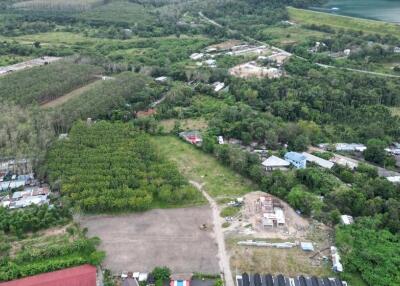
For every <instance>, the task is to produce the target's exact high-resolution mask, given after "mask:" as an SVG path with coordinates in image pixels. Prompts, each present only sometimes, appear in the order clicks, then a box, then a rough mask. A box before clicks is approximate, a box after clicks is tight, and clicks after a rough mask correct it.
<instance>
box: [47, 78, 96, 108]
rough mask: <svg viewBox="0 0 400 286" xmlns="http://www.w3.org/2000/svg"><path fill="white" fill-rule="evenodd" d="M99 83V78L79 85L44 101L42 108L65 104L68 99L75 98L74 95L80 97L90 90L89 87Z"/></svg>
mask: <svg viewBox="0 0 400 286" xmlns="http://www.w3.org/2000/svg"><path fill="white" fill-rule="evenodd" d="M98 83H99V80H95V81H94V82H91V83H89V84H87V85H84V86H82V87H79V88H77V89H74V90H73V91H71V92H69V93H67V94H65V95H63V96H60V97H58V98H56V99H54V100H51V101H48V102H46V103H43V104H42V105H41V107H42V108H52V107H57V106H60V105H62V104H64V103H65V102H67V101H68V100H70V99H72V98H74V97H78V96H80V95H81V94H82V93H84V92H86V91H88V90H89V89H91V88H93V87H94V86H95V85H96V84H98Z"/></svg>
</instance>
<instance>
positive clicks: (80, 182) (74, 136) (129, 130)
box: [47, 121, 200, 212]
mask: <svg viewBox="0 0 400 286" xmlns="http://www.w3.org/2000/svg"><path fill="white" fill-rule="evenodd" d="M47 172H48V176H49V180H50V182H51V183H52V185H53V187H56V185H59V186H60V190H61V194H62V195H64V196H66V197H68V198H69V200H70V201H71V202H72V203H73V204H74V205H75V206H77V207H80V208H81V209H82V210H84V211H88V212H118V211H128V210H135V211H143V210H146V209H149V208H151V207H153V206H157V205H161V206H163V205H165V206H167V205H181V204H185V203H195V202H196V201H198V200H199V197H200V195H199V193H198V192H196V190H195V189H194V188H193V187H191V186H190V185H189V184H188V182H187V181H186V180H185V179H184V178H183V177H182V175H180V174H179V172H178V170H177V168H176V166H174V165H173V164H172V163H170V162H168V161H167V160H166V159H165V158H163V157H162V156H161V155H160V153H159V152H158V151H157V148H156V146H154V145H153V144H152V143H151V142H150V141H149V138H148V137H147V135H145V134H142V133H140V132H137V131H135V130H134V128H133V126H132V125H129V124H123V123H109V122H105V121H100V122H97V123H95V124H93V125H91V126H88V125H86V124H85V123H82V122H79V123H76V124H75V125H74V127H73V128H72V129H71V132H70V133H69V138H68V139H66V140H62V141H59V142H57V143H56V144H55V145H54V146H52V148H51V150H50V152H49V155H48V158H47Z"/></svg>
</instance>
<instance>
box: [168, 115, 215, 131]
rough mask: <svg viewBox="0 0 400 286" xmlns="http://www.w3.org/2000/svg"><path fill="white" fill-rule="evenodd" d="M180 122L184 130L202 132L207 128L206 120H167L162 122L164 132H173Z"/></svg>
mask: <svg viewBox="0 0 400 286" xmlns="http://www.w3.org/2000/svg"><path fill="white" fill-rule="evenodd" d="M176 121H178V122H179V123H180V125H181V128H182V129H184V130H202V129H205V128H207V121H206V120H205V119H204V118H189V119H181V120H179V119H166V120H162V121H160V126H162V127H163V128H164V132H171V131H172V129H173V128H174V126H175V122H176Z"/></svg>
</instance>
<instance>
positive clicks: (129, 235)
mask: <svg viewBox="0 0 400 286" xmlns="http://www.w3.org/2000/svg"><path fill="white" fill-rule="evenodd" d="M81 224H82V226H83V227H87V228H88V230H89V232H88V235H89V237H91V236H98V237H100V238H101V245H100V249H102V250H104V251H105V252H106V254H107V256H106V259H105V261H104V263H103V264H104V266H105V268H108V269H110V270H112V271H113V272H115V273H119V272H121V271H143V272H148V271H151V270H152V269H153V268H154V267H156V266H163V265H165V266H168V267H169V268H171V270H172V271H173V272H194V271H197V272H202V273H210V274H215V273H218V272H219V267H218V262H217V257H216V254H217V246H216V243H215V242H214V237H213V233H212V230H211V229H212V226H211V224H212V218H211V209H210V208H209V207H206V206H204V207H192V208H181V209H167V210H160V209H157V210H152V211H148V212H144V213H136V214H129V215H119V216H85V217H83V218H82V219H81ZM202 224H207V225H208V226H209V227H208V228H207V230H201V229H200V226H201V225H202Z"/></svg>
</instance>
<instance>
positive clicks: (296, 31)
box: [261, 26, 328, 46]
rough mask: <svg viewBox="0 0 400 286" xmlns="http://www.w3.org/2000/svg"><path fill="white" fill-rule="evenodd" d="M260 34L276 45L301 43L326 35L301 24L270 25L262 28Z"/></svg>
mask: <svg viewBox="0 0 400 286" xmlns="http://www.w3.org/2000/svg"><path fill="white" fill-rule="evenodd" d="M261 34H262V35H263V37H264V38H266V39H268V42H270V43H271V44H273V45H277V46H284V45H287V44H301V43H304V42H308V41H310V40H312V39H319V38H323V37H326V36H327V35H328V34H327V33H323V32H319V31H313V30H309V29H305V28H303V27H301V26H287V27H282V26H271V27H268V28H266V29H264V30H263V31H262V33H261Z"/></svg>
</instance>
